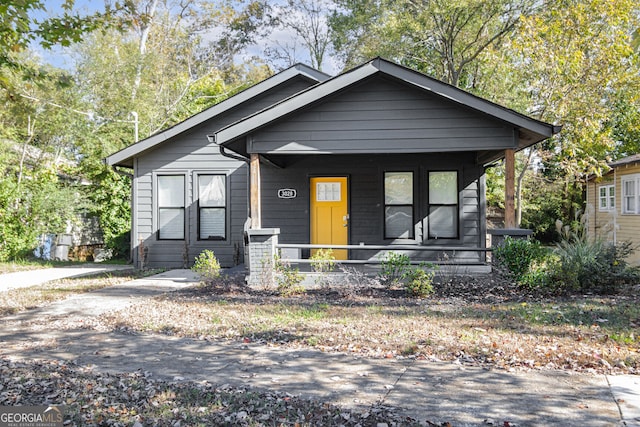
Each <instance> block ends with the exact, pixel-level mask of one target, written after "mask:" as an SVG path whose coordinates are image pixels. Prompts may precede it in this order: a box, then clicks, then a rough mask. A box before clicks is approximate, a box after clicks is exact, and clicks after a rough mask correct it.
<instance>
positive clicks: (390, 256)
mask: <svg viewBox="0 0 640 427" xmlns="http://www.w3.org/2000/svg"><path fill="white" fill-rule="evenodd" d="M410 269H411V260H410V259H409V256H407V255H405V254H401V253H398V252H393V251H389V252H387V253H386V254H385V257H384V258H383V260H382V264H380V273H379V277H380V282H381V283H382V284H383V285H384V286H386V287H387V288H392V287H394V286H396V285H397V284H399V283H400V282H401V281H402V280H403V279H404V278H405V276H406V274H407V273H408V272H409V271H410Z"/></svg>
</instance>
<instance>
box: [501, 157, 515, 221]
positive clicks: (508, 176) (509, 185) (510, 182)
mask: <svg viewBox="0 0 640 427" xmlns="http://www.w3.org/2000/svg"><path fill="white" fill-rule="evenodd" d="M515 154H516V152H515V150H504V165H505V168H504V169H505V172H504V181H505V182H504V228H506V229H512V228H516V204H515V194H516V185H515V183H516V156H515Z"/></svg>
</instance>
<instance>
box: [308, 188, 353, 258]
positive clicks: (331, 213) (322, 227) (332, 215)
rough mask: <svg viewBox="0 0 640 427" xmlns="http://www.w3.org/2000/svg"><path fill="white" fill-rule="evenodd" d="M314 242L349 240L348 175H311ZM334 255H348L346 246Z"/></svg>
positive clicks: (341, 243)
mask: <svg viewBox="0 0 640 427" xmlns="http://www.w3.org/2000/svg"><path fill="white" fill-rule="evenodd" d="M310 185H311V244H331V245H346V244H348V243H349V212H348V203H347V178H346V177H322V178H311V182H310ZM333 256H334V257H335V259H338V260H344V259H347V258H348V252H347V251H346V250H343V249H341V250H336V249H334V250H333Z"/></svg>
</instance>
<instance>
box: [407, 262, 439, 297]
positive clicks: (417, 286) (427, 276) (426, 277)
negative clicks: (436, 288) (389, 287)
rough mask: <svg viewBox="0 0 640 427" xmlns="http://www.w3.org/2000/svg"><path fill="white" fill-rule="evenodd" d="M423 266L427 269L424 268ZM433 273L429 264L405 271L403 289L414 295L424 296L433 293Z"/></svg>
mask: <svg viewBox="0 0 640 427" xmlns="http://www.w3.org/2000/svg"><path fill="white" fill-rule="evenodd" d="M425 268H428V269H429V270H425ZM435 274H436V273H435V271H434V266H433V265H430V264H425V265H422V266H421V268H416V269H413V270H411V271H409V272H407V273H405V279H406V282H405V284H404V286H405V289H406V290H407V292H408V293H409V294H410V295H412V296H415V297H420V298H424V297H426V296H429V295H431V294H432V293H433V277H434V276H435Z"/></svg>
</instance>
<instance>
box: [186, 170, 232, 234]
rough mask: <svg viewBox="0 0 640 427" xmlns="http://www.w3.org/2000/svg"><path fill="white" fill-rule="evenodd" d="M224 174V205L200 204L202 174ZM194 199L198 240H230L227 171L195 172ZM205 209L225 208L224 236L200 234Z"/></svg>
mask: <svg viewBox="0 0 640 427" xmlns="http://www.w3.org/2000/svg"><path fill="white" fill-rule="evenodd" d="M211 175H213V176H223V177H224V206H201V205H200V177H201V176H211ZM194 183H195V184H194V186H193V190H194V193H195V194H194V200H195V201H196V203H195V204H196V224H197V225H196V240H197V241H199V242H226V241H228V240H229V175H228V173H227V172H226V171H198V172H194ZM203 209H222V210H224V237H222V238H219V237H218V238H207V239H204V238H201V236H200V225H201V222H202V221H201V220H200V213H201V211H202V210H203Z"/></svg>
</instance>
